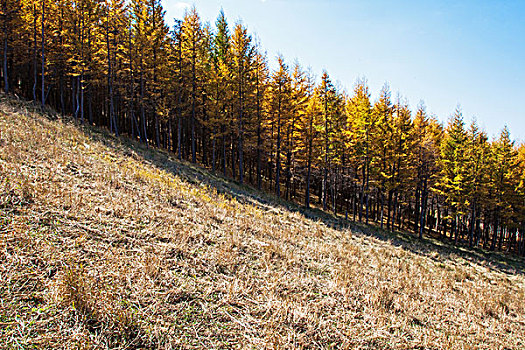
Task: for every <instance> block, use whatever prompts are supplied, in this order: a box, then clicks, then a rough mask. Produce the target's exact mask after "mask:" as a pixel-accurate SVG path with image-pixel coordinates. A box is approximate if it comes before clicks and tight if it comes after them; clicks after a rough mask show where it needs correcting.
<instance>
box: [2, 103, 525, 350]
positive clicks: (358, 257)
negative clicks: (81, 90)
mask: <svg viewBox="0 0 525 350" xmlns="http://www.w3.org/2000/svg"><path fill="white" fill-rule="evenodd" d="M0 133H1V134H0V279H1V281H2V283H0V347H1V348H8V349H9V348H13V349H17V348H24V349H25V348H33V347H34V348H64V349H75V348H82V349H85V348H93V349H103V348H120V349H132V348H155V349H171V348H177V349H178V348H184V349H191V348H269V349H281V348H288V349H291V348H322V349H329V348H357V349H376V348H383V349H407V348H415V349H470V348H475V349H523V348H525V284H524V276H523V273H522V271H521V270H518V271H514V272H509V271H508V270H507V271H501V270H498V269H495V268H493V267H492V266H491V265H490V264H486V263H483V262H481V261H479V260H472V259H466V258H465V257H463V256H461V255H454V254H448V255H442V254H441V253H440V252H439V251H436V252H433V251H429V252H427V253H424V254H423V253H418V250H417V249H410V247H416V245H418V244H419V245H420V244H421V243H414V245H413V246H412V245H410V244H408V245H405V246H396V245H394V244H392V242H389V241H388V240H381V239H378V238H374V237H373V236H370V235H367V234H364V233H361V232H359V230H358V229H356V230H354V232H351V231H350V230H349V229H340V230H335V229H331V228H328V227H327V226H326V225H324V224H323V223H321V222H319V221H312V220H309V219H305V218H304V216H303V215H301V214H300V213H297V212H296V213H293V212H290V211H287V210H285V209H284V208H282V207H279V206H276V205H268V204H261V203H248V202H247V201H243V200H239V199H236V198H235V197H233V196H232V195H229V194H227V193H220V192H223V189H224V188H227V187H228V186H229V185H228V184H227V183H226V182H223V183H222V185H220V186H219V185H217V186H215V187H214V186H210V185H209V183H208V185H206V184H204V183H202V182H199V181H192V182H191V183H190V182H188V181H186V180H184V177H182V176H179V175H174V173H178V174H182V173H183V172H184V171H185V169H186V170H187V171H188V172H191V171H195V169H194V168H192V167H190V166H189V165H185V164H180V163H177V162H175V161H174V160H172V159H171V158H170V156H169V155H168V154H165V153H162V152H156V151H152V150H147V149H144V148H142V146H140V145H137V144H126V142H122V141H119V140H115V139H113V138H112V137H110V136H108V135H106V134H104V133H103V132H100V130H96V129H90V128H84V129H83V130H80V129H79V128H77V127H75V126H74V125H72V124H71V123H68V122H66V121H56V120H49V119H48V118H45V117H43V116H42V115H40V114H39V113H36V110H35V109H34V108H33V107H32V106H31V105H29V104H27V103H23V102H14V101H12V100H11V101H8V100H6V99H5V98H3V99H2V100H1V101H0ZM170 169H171V170H172V171H170ZM175 169H176V171H175ZM203 174H204V172H203ZM217 181H219V180H217ZM221 186H222V187H221ZM217 188H219V191H218V190H217ZM232 188H233V187H232ZM427 248H428V246H427Z"/></svg>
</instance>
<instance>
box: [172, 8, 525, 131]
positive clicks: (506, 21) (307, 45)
mask: <svg viewBox="0 0 525 350" xmlns="http://www.w3.org/2000/svg"><path fill="white" fill-rule="evenodd" d="M163 5H164V7H165V9H166V15H167V16H166V17H167V20H168V22H169V23H171V19H173V18H182V15H183V13H184V10H185V9H186V8H188V7H190V6H192V5H195V6H196V8H197V11H198V12H199V14H200V15H201V17H202V19H203V21H204V22H210V23H211V24H214V23H215V19H216V18H217V15H218V13H219V10H220V9H221V7H222V8H223V9H224V11H225V14H226V17H227V18H228V22H229V23H230V25H231V26H233V24H234V23H236V22H237V21H239V20H241V21H242V23H243V24H244V25H245V26H246V27H248V30H249V31H250V32H251V33H252V34H255V35H256V36H257V37H258V38H259V40H260V42H261V44H262V47H263V48H264V49H266V50H267V53H268V57H269V59H270V61H275V57H276V56H277V54H278V53H282V54H283V56H284V57H285V59H286V60H287V62H289V63H292V62H293V61H294V60H295V59H297V60H298V61H299V62H300V63H301V65H303V66H304V67H311V68H312V70H313V71H314V72H315V73H316V74H317V75H318V76H320V75H321V72H322V70H323V69H326V70H327V71H328V73H329V74H330V76H331V77H332V80H335V81H339V83H340V84H341V86H343V87H345V88H346V89H347V90H348V91H351V90H352V89H353V86H354V83H355V81H356V80H357V79H358V78H360V77H365V78H366V79H367V80H368V84H369V86H370V90H371V93H372V98H373V99H374V100H375V99H376V98H377V96H378V94H379V91H380V89H381V87H382V86H383V85H384V84H385V82H387V83H388V84H389V85H390V89H391V91H392V96H393V97H394V98H395V96H396V95H397V93H400V94H401V96H403V97H404V98H406V99H408V101H409V103H410V105H411V106H412V108H415V107H416V106H417V104H418V103H419V102H420V101H424V103H425V105H426V106H427V111H428V112H429V113H431V114H434V115H436V116H437V117H438V119H439V120H441V121H446V120H448V118H449V117H450V115H451V114H452V113H453V112H454V110H455V108H456V106H458V105H460V106H461V109H462V111H463V115H464V117H465V121H466V122H467V123H470V121H471V120H472V119H473V118H475V119H476V120H477V121H478V124H479V125H480V126H481V127H482V128H483V129H485V131H487V133H488V134H489V136H495V135H497V134H499V132H500V131H501V129H502V128H503V126H504V125H507V126H508V127H509V129H510V131H511V136H512V137H513V138H514V139H516V140H518V141H525V108H524V105H525V0H499V1H496V0H494V1H486V0H463V1H449V0H437V1H432V0H412V1H411V0H398V1H391V0H360V1H357V0H355V1H354V0H348V1H342V0H325V1H323V0H219V1H211V0H196V1H190V0H187V1H176V0H164V1H163Z"/></svg>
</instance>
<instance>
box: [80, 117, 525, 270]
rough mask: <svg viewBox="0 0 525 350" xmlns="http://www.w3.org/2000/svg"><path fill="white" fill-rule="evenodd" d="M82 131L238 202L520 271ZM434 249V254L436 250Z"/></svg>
mask: <svg viewBox="0 0 525 350" xmlns="http://www.w3.org/2000/svg"><path fill="white" fill-rule="evenodd" d="M83 130H84V131H85V132H86V135H87V136H88V137H90V138H91V139H92V140H93V141H96V142H102V143H103V144H105V146H107V147H110V148H114V149H118V150H120V151H121V152H123V153H124V154H126V155H129V156H131V155H132V154H136V155H137V156H138V157H140V158H142V159H143V160H144V161H146V162H148V163H150V164H151V165H153V166H155V167H157V168H159V169H162V170H165V171H167V172H169V173H171V174H173V175H176V176H179V177H180V178H182V179H184V180H185V181H187V182H190V183H193V184H195V185H200V186H208V187H210V188H214V189H215V190H216V191H217V192H218V193H222V194H225V195H228V196H231V197H233V198H235V199H236V200H237V201H239V202H241V203H246V204H250V205H254V206H257V207H259V208H261V209H263V210H276V209H278V208H282V209H283V210H288V211H292V212H299V213H301V214H302V215H303V216H304V217H305V218H307V219H310V220H315V221H320V222H322V223H324V224H325V225H326V226H328V227H331V228H334V229H337V230H344V229H348V228H349V229H351V230H352V232H353V234H355V235H357V236H359V235H365V236H368V237H373V238H375V239H378V240H380V241H383V242H388V243H390V244H392V245H394V246H399V247H402V248H403V249H405V250H407V251H410V252H412V253H415V254H418V255H421V256H425V257H428V258H430V259H433V260H435V261H439V262H446V261H449V262H457V260H458V257H461V258H463V259H465V260H467V261H469V262H471V263H474V264H481V265H484V266H486V267H487V268H489V269H491V270H493V271H499V272H503V273H506V274H524V272H525V263H524V261H523V258H521V257H519V256H517V255H513V254H507V253H504V252H492V251H487V250H484V249H481V248H468V247H467V246H466V244H460V245H454V244H453V243H452V242H447V240H446V239H440V238H435V237H429V236H425V237H424V238H423V239H422V240H421V239H419V238H418V237H417V236H416V235H415V234H412V233H408V232H403V231H395V232H391V231H388V230H384V229H381V228H380V227H379V226H378V225H375V224H370V225H366V224H363V223H360V222H353V221H349V220H345V219H344V218H341V217H336V216H334V215H331V214H329V213H326V212H324V211H322V210H319V209H316V208H310V209H307V208H305V207H304V206H300V205H298V204H296V203H293V202H288V201H285V200H283V199H281V198H278V197H276V196H274V195H272V194H269V193H266V192H262V191H258V190H256V189H255V188H253V187H251V186H249V185H241V184H239V183H238V182H237V181H235V180H233V179H231V178H227V177H224V176H222V175H221V174H219V173H218V172H215V173H213V172H212V171H210V170H207V169H205V168H204V167H201V166H199V165H196V164H193V163H190V162H187V161H179V160H178V159H176V155H175V154H173V153H170V152H168V151H166V150H162V149H157V148H153V147H150V148H148V147H146V146H145V145H144V144H142V143H140V142H138V141H134V140H132V139H130V138H128V137H120V138H116V137H114V136H113V135H111V134H110V133H109V132H108V131H107V130H105V129H103V128H97V127H89V126H88V127H83ZM436 253H437V254H436Z"/></svg>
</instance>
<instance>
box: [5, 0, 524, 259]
mask: <svg viewBox="0 0 525 350" xmlns="http://www.w3.org/2000/svg"><path fill="white" fill-rule="evenodd" d="M0 6H1V8H0V19H1V24H0V26H1V27H2V35H1V38H0V40H1V44H2V45H1V46H2V51H1V52H2V69H1V75H2V76H1V82H2V88H3V90H4V92H5V93H16V94H18V95H22V96H24V97H26V98H29V99H33V100H34V101H35V102H36V103H39V104H41V105H42V106H43V105H45V104H48V105H51V106H53V107H54V108H55V109H57V110H58V111H59V112H61V113H63V114H68V115H72V116H73V117H74V118H75V119H76V120H77V121H78V122H79V123H89V124H92V125H93V124H95V125H99V126H104V127H107V128H108V129H109V130H110V131H111V132H112V133H114V134H115V135H117V136H118V135H121V134H125V135H128V136H129V137H131V138H133V139H137V140H140V141H141V142H143V143H144V144H146V145H152V146H155V147H162V148H165V149H167V150H170V151H171V152H173V153H174V154H175V155H176V156H177V157H178V158H179V159H181V160H182V159H185V160H189V161H191V162H194V163H199V164H201V165H203V166H205V167H208V168H210V169H211V170H212V171H214V172H221V173H223V174H224V175H225V176H229V177H231V178H234V179H237V180H238V181H239V182H240V183H241V184H243V183H247V184H250V185H253V186H254V187H256V188H258V189H259V190H265V191H270V192H273V193H275V195H277V196H279V197H282V198H284V199H286V200H290V201H296V202H299V203H303V204H304V205H305V206H306V207H310V206H314V205H315V206H317V207H321V208H322V209H323V210H325V211H330V212H333V213H334V214H335V215H341V216H344V217H345V218H346V219H351V220H359V221H362V222H366V223H369V222H376V223H378V224H379V225H380V226H381V227H385V228H388V229H391V230H394V229H404V230H412V231H413V232H415V233H416V234H417V235H419V236H420V237H422V236H423V235H424V234H431V235H435V236H440V237H442V238H443V239H449V240H451V241H453V242H455V243H456V244H468V246H470V247H478V246H481V247H484V248H487V249H491V250H496V249H497V250H506V251H512V252H514V253H516V254H520V255H524V256H525V236H524V232H525V186H524V180H525V146H524V145H523V144H522V145H516V144H515V142H514V141H513V140H512V139H511V138H510V133H509V130H508V129H507V128H504V129H503V130H502V132H501V134H500V135H499V136H498V137H497V138H495V139H494V140H489V137H488V136H487V134H486V132H484V131H483V130H480V128H479V127H478V126H477V125H476V123H475V122H473V123H471V124H470V125H465V122H464V120H463V116H462V112H461V110H460V109H457V110H456V111H455V112H454V114H453V116H452V117H451V118H450V119H449V121H448V123H447V124H446V125H442V124H441V123H439V122H438V120H437V119H436V118H435V117H434V116H431V115H429V114H428V113H427V111H426V109H425V106H424V105H423V104H422V103H421V104H420V105H419V106H418V107H417V109H416V110H415V111H412V110H411V109H410V108H409V106H408V102H407V101H406V100H405V99H403V98H402V97H400V96H397V97H396V98H393V97H392V96H391V92H390V89H389V87H388V85H385V86H384V87H383V89H382V90H381V92H380V95H379V97H378V98H377V100H375V101H374V100H372V98H371V94H370V92H369V88H368V86H367V83H366V81H365V80H360V81H357V82H356V84H355V86H354V89H353V91H345V90H344V89H343V88H341V87H340V86H338V85H337V84H335V83H334V82H333V81H332V78H331V77H330V76H329V75H328V73H327V72H323V73H322V75H321V76H320V77H319V78H316V77H315V76H314V75H313V74H312V72H311V71H309V70H305V69H304V68H303V67H302V66H301V65H300V64H299V63H297V62H295V63H293V64H288V63H286V61H285V59H284V58H283V57H281V56H279V57H278V58H277V62H276V65H275V66H276V68H275V69H271V68H270V66H269V62H268V58H267V55H266V54H265V52H264V51H263V49H262V47H261V45H260V43H259V42H258V41H257V40H256V39H255V38H254V36H253V35H251V34H250V33H249V32H248V30H247V28H246V27H245V26H244V25H243V24H242V23H236V24H235V25H233V26H230V24H229V23H228V21H227V19H226V17H225V15H224V13H223V12H222V11H221V12H220V13H219V16H218V18H217V20H216V23H215V25H214V26H212V25H210V24H208V23H203V21H202V20H201V18H200V17H199V14H198V13H197V11H196V10H195V8H192V9H191V10H189V11H187V13H186V14H185V16H184V19H183V20H181V21H175V24H174V26H173V27H172V28H170V27H168V26H167V24H166V22H165V12H164V10H163V7H162V5H161V2H160V0H131V1H124V0H106V1H100V0H79V1H72V0H1V5H0Z"/></svg>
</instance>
